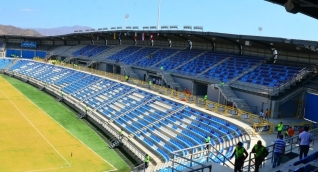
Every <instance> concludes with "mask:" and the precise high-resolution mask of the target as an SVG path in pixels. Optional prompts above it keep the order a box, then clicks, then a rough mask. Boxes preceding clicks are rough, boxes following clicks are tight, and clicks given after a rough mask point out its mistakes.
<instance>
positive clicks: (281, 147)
mask: <svg viewBox="0 0 318 172" xmlns="http://www.w3.org/2000/svg"><path fill="white" fill-rule="evenodd" d="M283 138H284V137H283V135H279V138H278V139H276V140H275V142H274V146H273V152H274V161H273V166H272V167H273V168H275V167H277V166H279V165H280V162H281V160H282V157H283V156H284V154H285V147H286V142H285V141H284V140H283Z"/></svg>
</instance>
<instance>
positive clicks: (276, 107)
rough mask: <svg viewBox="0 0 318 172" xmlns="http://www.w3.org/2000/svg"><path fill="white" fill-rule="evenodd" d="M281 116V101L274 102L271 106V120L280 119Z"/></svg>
mask: <svg viewBox="0 0 318 172" xmlns="http://www.w3.org/2000/svg"><path fill="white" fill-rule="evenodd" d="M278 115H279V101H272V105H271V114H270V117H271V118H278Z"/></svg>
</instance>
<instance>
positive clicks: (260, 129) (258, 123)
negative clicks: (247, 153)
mask: <svg viewBox="0 0 318 172" xmlns="http://www.w3.org/2000/svg"><path fill="white" fill-rule="evenodd" d="M34 60H36V61H41V62H45V60H44V59H40V58H34ZM55 64H56V65H59V66H63V67H68V68H73V69H77V70H81V71H85V72H91V73H93V74H96V75H100V76H104V77H107V78H111V79H115V80H118V81H126V80H125V77H124V76H122V75H119V74H113V73H109V72H105V71H100V70H96V69H92V68H87V67H83V66H74V65H73V66H72V65H71V64H67V63H63V62H58V61H57V62H56V63H55ZM305 74H306V70H303V71H301V72H300V74H298V75H297V76H296V77H294V80H296V79H300V78H301V77H302V76H303V75H305ZM127 82H128V83H131V84H134V85H137V86H140V87H143V88H149V89H151V90H153V91H156V92H158V93H160V94H163V95H166V96H169V97H171V98H173V99H176V100H181V101H185V102H187V103H191V104H196V105H197V106H198V107H202V108H205V109H207V110H209V111H212V112H215V113H218V114H220V115H224V116H227V117H231V118H235V119H238V120H240V121H243V122H246V123H248V124H250V125H251V126H253V128H254V132H255V133H258V134H272V133H273V132H275V126H277V125H276V124H272V123H271V122H268V121H266V120H264V119H262V118H260V117H259V116H258V115H255V114H252V113H249V112H245V111H242V110H240V109H238V108H233V107H229V106H225V105H222V104H219V103H216V102H212V101H209V100H204V99H202V98H197V97H196V96H194V95H191V94H189V93H188V92H187V93H185V92H179V91H176V90H174V89H171V88H166V87H163V86H160V85H156V84H152V85H150V86H149V83H148V82H145V81H141V80H138V79H135V78H130V79H129V80H128V81H127ZM291 125H293V126H305V125H307V124H303V123H300V124H291ZM310 125H311V126H313V125H314V124H313V123H310ZM311 128H313V127H311Z"/></svg>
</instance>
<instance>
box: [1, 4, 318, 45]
mask: <svg viewBox="0 0 318 172" xmlns="http://www.w3.org/2000/svg"><path fill="white" fill-rule="evenodd" d="M158 2H159V0H27V1H26V0H7V1H2V2H1V6H0V11H1V14H0V24H3V25H12V26H17V27H22V28H55V27H61V26H74V25H81V26H89V27H92V28H95V29H98V28H104V27H108V29H110V27H117V26H122V27H125V26H126V19H125V15H126V14H129V18H128V20H127V26H139V29H142V27H143V26H157V19H158V4H159V3H158ZM160 7H161V8H160V9H161V10H160V26H163V25H168V26H170V25H178V28H179V30H181V29H183V26H184V25H191V26H203V29H204V31H211V32H220V33H230V34H239V35H258V36H270V37H281V38H288V39H302V40H314V41H318V34H317V33H318V20H316V19H314V18H311V17H309V16H306V15H303V14H301V13H298V14H291V13H288V12H286V10H285V8H284V7H283V6H279V5H276V4H272V3H269V2H267V1H264V0H230V1H227V0H161V6H160ZM259 27H262V31H261V32H260V31H259V30H258V28H259Z"/></svg>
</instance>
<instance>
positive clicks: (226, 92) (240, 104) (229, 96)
mask: <svg viewBox="0 0 318 172" xmlns="http://www.w3.org/2000/svg"><path fill="white" fill-rule="evenodd" d="M216 87H217V88H218V89H219V90H220V92H221V94H222V95H223V96H224V98H225V99H226V100H227V101H230V102H233V105H234V106H235V107H236V108H238V109H241V110H243V111H245V112H250V113H252V110H251V108H250V106H249V105H248V104H247V103H246V101H245V100H243V99H240V98H238V97H237V96H236V94H235V93H234V92H233V90H232V88H231V87H230V86H228V85H223V86H220V85H217V86H216Z"/></svg>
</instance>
